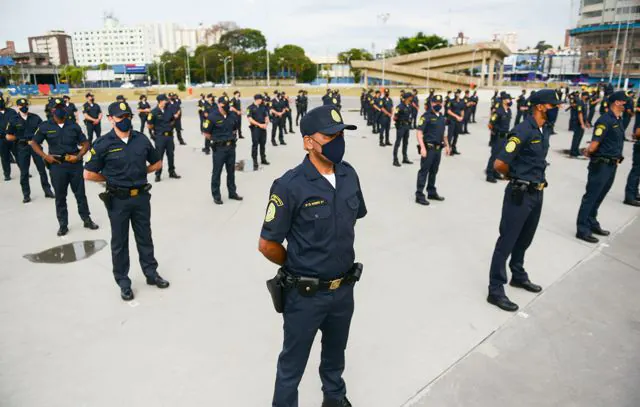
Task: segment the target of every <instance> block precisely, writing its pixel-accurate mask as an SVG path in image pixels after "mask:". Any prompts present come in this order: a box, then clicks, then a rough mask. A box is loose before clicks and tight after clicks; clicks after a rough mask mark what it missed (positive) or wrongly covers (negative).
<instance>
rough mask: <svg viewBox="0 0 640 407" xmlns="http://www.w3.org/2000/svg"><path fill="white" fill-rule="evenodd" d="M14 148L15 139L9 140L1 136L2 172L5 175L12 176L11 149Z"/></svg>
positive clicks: (0, 158)
mask: <svg viewBox="0 0 640 407" xmlns="http://www.w3.org/2000/svg"><path fill="white" fill-rule="evenodd" d="M12 149H13V141H7V139H6V138H0V162H1V163H2V172H3V173H4V176H5V177H9V176H11V150H12Z"/></svg>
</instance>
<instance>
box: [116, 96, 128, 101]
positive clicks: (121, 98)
mask: <svg viewBox="0 0 640 407" xmlns="http://www.w3.org/2000/svg"><path fill="white" fill-rule="evenodd" d="M116 100H127V98H125V97H124V96H123V95H118V96H116Z"/></svg>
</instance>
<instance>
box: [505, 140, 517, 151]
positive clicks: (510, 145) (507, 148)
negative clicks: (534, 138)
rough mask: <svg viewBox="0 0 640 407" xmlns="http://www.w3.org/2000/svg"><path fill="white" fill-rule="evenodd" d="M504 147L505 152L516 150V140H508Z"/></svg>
mask: <svg viewBox="0 0 640 407" xmlns="http://www.w3.org/2000/svg"><path fill="white" fill-rule="evenodd" d="M504 149H505V151H506V152H507V153H513V152H514V151H516V142H515V141H510V142H508V143H507V145H506V146H505V147H504Z"/></svg>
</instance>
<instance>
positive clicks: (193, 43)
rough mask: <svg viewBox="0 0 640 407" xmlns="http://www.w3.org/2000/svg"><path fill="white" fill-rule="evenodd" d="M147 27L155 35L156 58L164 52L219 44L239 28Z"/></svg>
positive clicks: (230, 24)
mask: <svg viewBox="0 0 640 407" xmlns="http://www.w3.org/2000/svg"><path fill="white" fill-rule="evenodd" d="M145 27H147V28H148V29H149V30H150V31H151V32H152V33H153V34H152V35H153V42H154V44H155V47H156V48H155V55H156V56H160V55H162V54H163V53H164V52H176V51H177V50H178V49H180V48H182V47H187V48H190V49H195V48H196V47H198V46H200V45H207V46H209V45H213V44H217V43H218V42H220V38H221V37H222V35H223V34H224V33H226V32H228V31H230V30H233V29H237V28H238V26H237V25H236V24H235V23H233V22H222V23H218V24H215V25H213V26H210V27H205V26H204V25H203V24H200V25H199V26H198V27H196V28H189V27H183V26H180V25H179V24H176V23H153V24H146V25H145Z"/></svg>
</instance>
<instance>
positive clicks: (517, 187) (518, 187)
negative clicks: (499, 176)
mask: <svg viewBox="0 0 640 407" xmlns="http://www.w3.org/2000/svg"><path fill="white" fill-rule="evenodd" d="M528 190H529V186H528V185H527V184H525V183H521V184H516V183H512V184H511V200H512V202H513V203H514V204H515V205H518V206H520V205H522V200H523V198H524V194H525V193H526V192H527V191H528Z"/></svg>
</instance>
